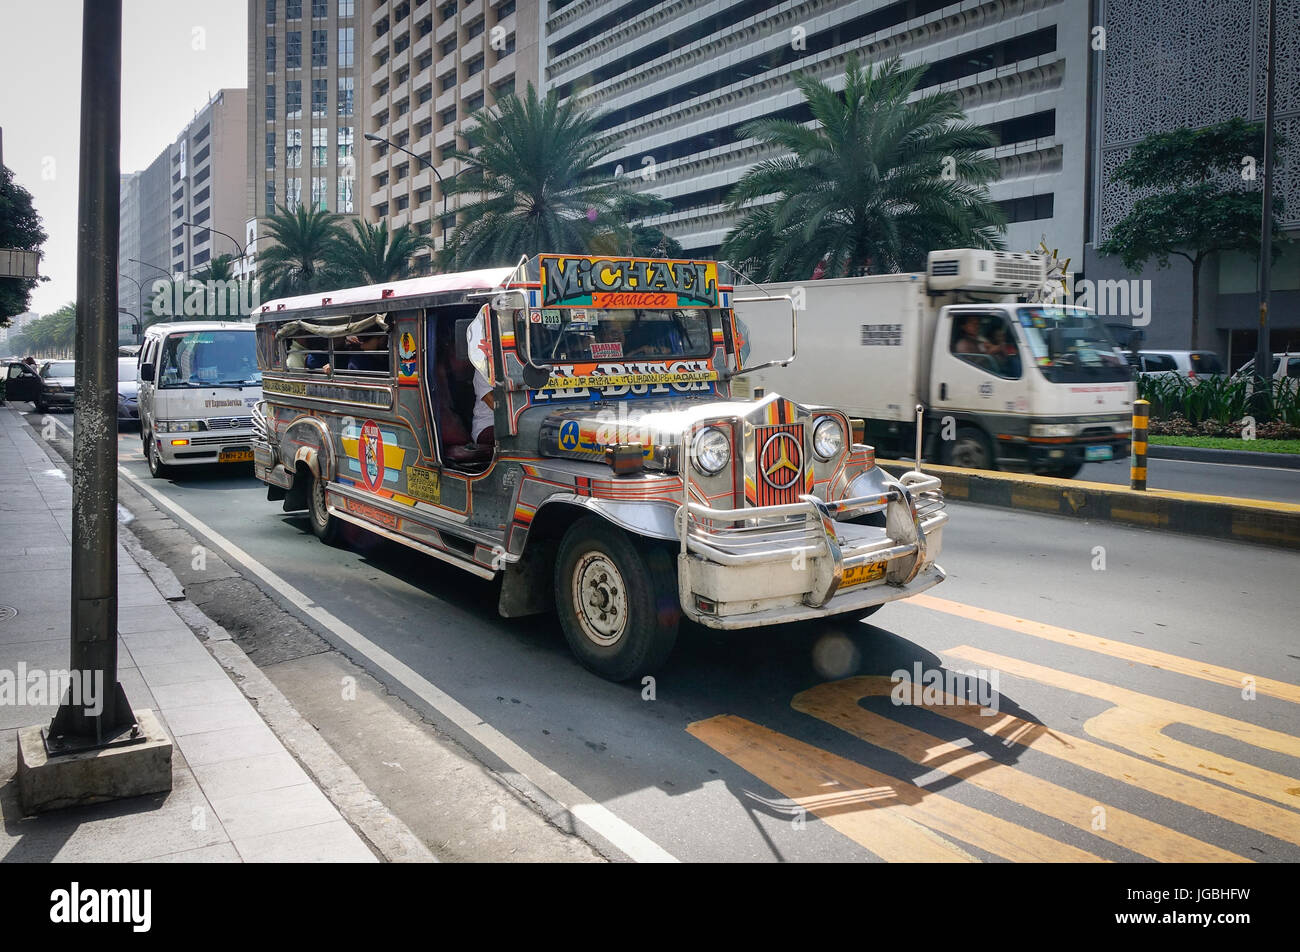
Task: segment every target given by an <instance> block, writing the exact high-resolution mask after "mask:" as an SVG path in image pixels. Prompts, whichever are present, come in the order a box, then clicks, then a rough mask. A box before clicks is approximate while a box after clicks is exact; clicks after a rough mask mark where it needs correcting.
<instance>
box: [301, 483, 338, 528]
mask: <svg viewBox="0 0 1300 952" xmlns="http://www.w3.org/2000/svg"><path fill="white" fill-rule="evenodd" d="M327 482H328V481H327V480H324V479H321V478H320V477H319V476H317V475H315V474H313V475H312V478H311V499H310V500H309V501H310V503H311V505H309V506H308V507H307V513H308V515H309V517H310V518H311V531H312V532H313V533H315V535H316V538H318V539H320V540H321V541H322V542H324V543H325V544H326V545H334V544H335V543H336V542H338V538H339V529H340V526H339V520H337V519H335V518H334V517H333V516H331V515H330V513H329V510H328V509H327V508H325V486H326V483H327Z"/></svg>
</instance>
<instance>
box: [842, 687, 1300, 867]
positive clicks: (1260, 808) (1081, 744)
mask: <svg viewBox="0 0 1300 952" xmlns="http://www.w3.org/2000/svg"><path fill="white" fill-rule="evenodd" d="M865 680H866V682H867V683H866V685H865V688H866V689H869V691H866V690H865V689H864V693H872V694H883V695H888V694H889V692H890V691H891V690H892V689H893V683H892V682H891V681H890V680H889V679H888V678H885V677H874V678H867V679H865ZM949 700H952V701H956V699H955V698H949ZM927 710H929V711H930V712H931V713H934V714H939V715H941V716H943V717H947V718H949V719H950V720H954V721H956V722H958V723H959V724H962V725H964V726H966V727H969V728H973V729H974V730H977V731H980V732H981V733H983V734H987V735H988V736H989V737H992V738H994V739H996V740H999V741H1001V742H1002V744H1003V745H1006V746H1009V745H1011V744H1017V745H1019V746H1022V747H1026V748H1029V749H1031V750H1033V751H1036V752H1037V753H1040V754H1045V755H1047V756H1048V757H1055V758H1056V759H1057V760H1060V761H1063V762H1065V763H1068V764H1071V765H1073V766H1076V767H1082V768H1083V769H1085V770H1091V771H1093V772H1094V773H1099V774H1101V775H1102V776H1104V777H1109V778H1111V779H1112V780H1118V781H1120V782H1121V783H1126V784H1129V785H1130V786H1134V787H1137V788H1138V789H1141V790H1146V791H1148V792H1150V793H1153V794H1155V795H1156V796H1160V797H1164V798H1165V799H1167V800H1174V801H1176V802H1178V803H1181V804H1183V805H1185V806H1189V807H1192V808H1193V809H1196V810H1200V811H1201V812H1203V813H1208V814H1210V815H1212V816H1218V817H1223V818H1225V819H1228V820H1231V821H1232V822H1233V823H1237V824H1240V825H1241V826H1245V827H1249V828H1250V829H1254V830H1258V831H1259V832H1261V833H1265V834H1267V835H1269V836H1274V837H1277V838H1278V839H1280V840H1286V841H1287V842H1288V843H1296V844H1300V813H1296V812H1293V811H1291V810H1286V809H1283V808H1282V807H1279V806H1275V805H1273V804H1272V803H1265V802H1264V801H1262V800H1257V799H1255V798H1254V797H1248V796H1245V795H1243V794H1240V793H1237V792H1236V791H1234V790H1229V789H1227V788H1226V787H1221V786H1219V785H1218V784H1213V783H1207V782H1206V781H1204V780H1199V779H1197V778H1196V777H1189V776H1187V775H1186V774H1182V773H1179V772H1178V771H1176V770H1169V769H1168V768H1166V767H1162V766H1160V765H1158V764H1153V763H1150V762H1149V761H1145V760H1142V759H1141V758H1139V757H1134V756H1133V755H1131V754H1126V753H1123V752H1122V751H1118V750H1112V749H1111V748H1109V747H1103V746H1101V745H1100V744H1094V743H1093V742H1092V741H1090V740H1087V739H1086V738H1083V737H1074V736H1072V735H1070V734H1062V733H1058V732H1057V731H1054V730H1052V729H1051V728H1049V727H1047V726H1046V725H1044V724H1037V723H1034V722H1033V721H1027V720H1024V719H1023V718H1019V717H1015V716H1013V715H1011V714H998V715H996V716H994V717H985V716H984V715H982V714H980V713H979V708H978V707H971V706H969V705H966V704H960V703H953V704H951V705H949V706H946V707H942V708H939V707H930V708H927Z"/></svg>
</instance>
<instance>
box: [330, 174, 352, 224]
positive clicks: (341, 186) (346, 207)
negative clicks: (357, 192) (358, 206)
mask: <svg viewBox="0 0 1300 952" xmlns="http://www.w3.org/2000/svg"><path fill="white" fill-rule="evenodd" d="M334 210H335V211H337V212H339V213H341V214H344V215H350V214H352V212H353V208H352V179H351V178H350V177H349V178H343V177H342V176H340V177H339V183H338V204H337V205H336V206H335V207H334Z"/></svg>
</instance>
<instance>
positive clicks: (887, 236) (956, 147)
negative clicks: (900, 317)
mask: <svg viewBox="0 0 1300 952" xmlns="http://www.w3.org/2000/svg"><path fill="white" fill-rule="evenodd" d="M924 72H925V67H924V66H917V67H913V68H911V69H904V68H903V67H902V65H901V63H900V61H899V60H898V59H897V58H894V59H890V60H888V61H886V62H884V63H881V64H879V65H878V66H877V67H876V68H875V69H863V68H862V67H861V65H860V64H859V62H858V60H857V58H856V57H852V56H851V57H849V60H848V64H847V68H846V70H845V73H844V89H843V91H836V90H833V89H831V87H830V86H828V85H827V84H826V83H824V82H822V81H821V80H818V79H816V78H814V77H811V76H807V75H802V76H799V77H798V78H797V79H796V83H797V84H798V86H799V90H800V92H802V93H803V96H804V99H805V100H806V102H807V103H808V106H809V108H810V110H811V112H812V116H813V119H814V120H815V125H813V126H812V127H811V128H809V127H805V126H803V125H801V124H799V123H797V122H792V121H789V120H784V119H759V120H757V121H755V122H751V123H749V124H747V125H746V126H744V127H743V128H742V129H741V134H742V135H744V136H746V137H751V138H755V139H758V140H760V141H762V142H765V143H768V144H770V145H774V146H777V147H779V148H780V149H781V150H782V151H784V152H785V153H788V154H786V155H783V156H780V157H778V158H773V159H767V160H765V161H763V162H760V163H759V164H758V165H756V166H754V167H753V168H752V169H750V170H749V171H748V172H746V173H745V174H744V176H742V177H741V179H740V181H739V182H737V183H736V186H735V187H734V188H733V189H732V191H731V195H730V196H729V198H730V201H731V205H732V208H734V209H738V210H739V209H742V208H744V207H745V206H746V205H747V204H749V208H748V209H747V215H746V217H745V219H744V220H742V221H741V223H740V224H739V225H738V226H737V227H736V228H735V229H733V230H732V232H731V233H730V234H728V236H727V239H726V242H725V243H724V244H723V254H724V255H725V256H726V257H727V258H728V259H729V260H731V261H733V262H734V263H735V264H736V265H737V266H739V267H741V268H742V269H743V270H745V271H747V272H749V273H751V274H753V275H754V276H755V277H757V278H759V279H760V280H762V279H767V280H798V279H802V278H808V277H811V276H812V275H813V274H814V273H815V272H820V275H819V276H825V277H828V278H830V277H838V276H843V275H849V274H859V273H871V272H876V273H879V272H889V271H902V270H920V269H921V268H923V267H924V262H925V255H926V252H928V251H930V250H931V249H934V248H953V247H975V248H1000V247H1001V246H1002V242H1001V239H1000V235H1001V234H1002V233H1004V232H1005V230H1006V225H1005V218H1004V216H1003V215H1002V213H1001V210H1000V209H999V208H998V207H997V205H995V204H994V203H993V202H991V201H990V200H989V197H988V187H987V186H988V183H989V182H991V181H993V180H995V179H996V178H997V174H998V167H997V163H996V162H995V161H994V160H992V159H990V158H987V157H985V156H982V155H981V154H980V150H982V149H987V148H990V147H991V146H993V145H995V144H996V143H995V141H994V139H993V137H992V136H991V135H990V134H989V133H988V132H987V131H986V130H984V129H981V128H980V127H978V126H975V125H972V124H971V123H969V122H966V121H965V114H964V113H963V112H962V110H961V108H960V106H959V103H958V100H957V98H956V96H954V95H953V94H951V93H932V94H929V95H924V96H920V97H918V98H916V99H912V100H911V101H909V97H910V96H911V95H912V93H913V92H914V91H915V90H916V87H917V85H918V83H919V82H920V80H921V77H922V75H923V73H924ZM755 202H758V203H759V204H756V205H755V204H750V203H755Z"/></svg>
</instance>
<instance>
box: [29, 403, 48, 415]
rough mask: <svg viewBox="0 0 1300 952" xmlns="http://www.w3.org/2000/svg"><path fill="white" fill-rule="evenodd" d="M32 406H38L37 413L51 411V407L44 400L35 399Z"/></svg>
mask: <svg viewBox="0 0 1300 952" xmlns="http://www.w3.org/2000/svg"><path fill="white" fill-rule="evenodd" d="M32 406H34V407H35V408H36V412H37V413H49V412H50V408H49V406H48V405H47V404H46V403H45V402H44V401H42V400H33V401H32Z"/></svg>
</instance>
